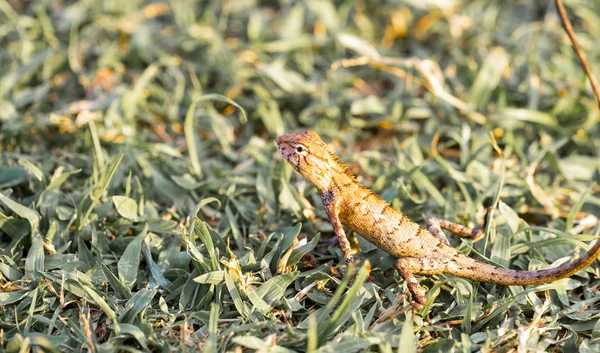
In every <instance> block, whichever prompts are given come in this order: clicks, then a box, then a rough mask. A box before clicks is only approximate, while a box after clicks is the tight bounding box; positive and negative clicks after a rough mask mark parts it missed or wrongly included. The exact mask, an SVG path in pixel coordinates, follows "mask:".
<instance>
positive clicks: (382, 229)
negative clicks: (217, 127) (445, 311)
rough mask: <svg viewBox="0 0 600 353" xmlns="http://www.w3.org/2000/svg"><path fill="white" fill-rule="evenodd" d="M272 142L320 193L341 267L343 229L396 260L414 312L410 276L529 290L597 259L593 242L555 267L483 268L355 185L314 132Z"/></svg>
mask: <svg viewBox="0 0 600 353" xmlns="http://www.w3.org/2000/svg"><path fill="white" fill-rule="evenodd" d="M276 142H277V146H278V148H279V150H280V151H281V153H282V154H283V156H284V157H285V159H286V160H287V161H288V162H289V163H290V164H291V165H292V167H293V168H294V169H295V170H296V171H297V172H299V173H300V174H301V175H302V176H304V177H305V178H306V179H308V181H310V182H311V183H312V184H313V185H314V186H315V187H316V188H317V189H318V190H319V193H320V195H321V198H322V200H323V204H324V206H325V209H326V211H327V214H328V216H329V218H330V220H331V223H332V225H333V229H334V232H335V234H336V236H337V238H338V241H339V244H340V247H341V249H342V252H343V254H344V258H345V260H346V263H351V262H352V261H353V258H352V252H351V249H350V245H349V243H348V240H347V239H346V235H345V233H344V229H343V227H342V225H345V226H347V227H348V228H350V229H351V230H353V231H354V232H356V233H358V234H360V235H361V236H362V237H364V238H365V239H366V240H368V241H369V242H371V243H373V244H375V245H376V246H378V247H379V248H381V249H382V250H384V251H386V252H387V253H389V254H391V255H394V256H396V257H398V258H399V260H398V262H397V264H396V266H397V268H398V270H399V271H400V274H401V275H402V277H403V278H404V280H405V281H406V282H407V285H408V288H409V289H410V291H411V292H412V294H413V297H414V299H415V300H416V305H417V306H418V307H421V306H422V305H423V304H425V291H424V290H423V289H422V288H421V286H420V285H419V284H418V282H417V280H416V279H415V277H414V275H415V274H451V275H454V276H458V277H464V278H468V279H472V280H476V281H481V282H491V283H497V284H504V285H532V284H541V283H548V282H552V281H556V280H558V279H561V278H564V277H569V276H571V275H573V274H575V273H577V272H578V271H580V270H581V269H583V268H584V267H586V266H588V265H589V264H591V263H592V262H593V261H594V259H596V257H597V256H598V255H599V254H600V241H597V242H596V243H595V244H594V246H593V247H592V248H591V249H590V250H589V251H588V252H587V253H586V254H585V255H583V256H582V257H580V258H579V259H577V260H575V261H573V262H571V263H568V264H564V265H561V266H559V267H556V268H549V269H543V270H538V271H515V270H509V269H504V268H499V267H496V266H492V265H488V264H486V263H483V262H480V261H477V260H474V259H472V258H470V257H467V256H466V255H464V254H462V253H460V252H459V251H457V250H456V249H454V248H453V247H451V246H450V245H448V244H447V241H446V240H445V237H444V236H443V235H440V234H441V230H440V231H439V232H438V229H439V227H436V224H434V225H433V227H430V230H431V231H430V230H427V229H425V228H422V227H420V226H419V225H418V224H417V223H415V222H413V221H411V220H410V219H409V218H408V217H406V216H405V215H404V214H403V213H402V212H400V211H398V210H396V209H394V208H392V207H391V206H390V205H388V204H387V203H386V202H385V201H384V200H382V199H381V198H380V197H379V196H377V195H376V194H374V193H372V192H371V191H369V190H368V189H367V188H365V187H364V186H363V185H361V184H360V183H358V182H357V181H356V180H355V179H354V177H353V176H352V175H350V174H349V173H348V172H347V169H346V167H345V166H344V165H343V164H342V163H340V162H339V161H338V159H337V157H336V156H335V155H334V154H333V153H332V151H331V150H330V149H329V148H328V146H327V145H326V144H325V142H323V141H322V140H321V138H320V137H319V135H317V133H315V132H313V131H310V130H307V131H302V132H298V133H293V134H287V135H282V136H279V137H278V138H277V140H276ZM436 222H442V224H441V225H442V227H444V228H446V229H449V230H451V231H455V232H458V233H460V235H462V236H471V235H479V234H480V233H481V232H480V231H471V230H468V229H467V228H465V227H462V226H459V225H455V224H452V223H449V222H444V221H441V220H435V222H433V223H436ZM432 233H434V234H437V236H436V235H434V234H432Z"/></svg>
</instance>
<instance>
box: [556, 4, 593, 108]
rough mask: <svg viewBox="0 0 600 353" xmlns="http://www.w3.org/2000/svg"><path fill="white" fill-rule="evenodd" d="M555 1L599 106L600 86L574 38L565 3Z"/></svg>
mask: <svg viewBox="0 0 600 353" xmlns="http://www.w3.org/2000/svg"><path fill="white" fill-rule="evenodd" d="M555 2H556V8H557V9H558V14H559V15H560V19H561V21H562V23H563V25H564V27H565V31H566V32H567V35H568V36H569V39H570V40H571V43H572V44H573V49H575V53H577V56H578V57H579V60H580V61H581V65H582V66H583V69H584V70H585V73H586V75H587V77H588V79H589V80H590V83H591V84H592V90H593V91H594V94H595V95H596V101H598V107H599V108H600V88H599V87H598V82H597V81H596V78H595V77H594V73H593V72H592V69H591V68H590V65H589V64H588V61H587V58H586V57H585V54H584V52H583V51H581V48H580V47H579V43H577V38H575V33H574V32H573V25H572V24H571V21H570V20H569V17H568V16H567V11H566V10H565V5H563V2H562V0H555Z"/></svg>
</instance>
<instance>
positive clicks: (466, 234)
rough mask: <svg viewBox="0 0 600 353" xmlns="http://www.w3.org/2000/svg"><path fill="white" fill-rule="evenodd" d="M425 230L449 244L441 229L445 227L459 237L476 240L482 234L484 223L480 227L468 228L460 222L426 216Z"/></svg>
mask: <svg viewBox="0 0 600 353" xmlns="http://www.w3.org/2000/svg"><path fill="white" fill-rule="evenodd" d="M426 222H427V230H428V231H429V232H430V233H431V234H433V235H435V236H436V237H437V238H439V239H440V240H441V241H443V242H444V243H446V244H448V245H450V243H449V242H448V238H446V235H444V232H443V231H442V229H446V230H448V231H450V232H452V233H454V234H456V235H458V236H460V237H461V238H467V239H471V240H476V239H478V238H480V237H481V236H482V235H483V231H484V229H485V224H484V225H482V226H481V227H475V228H469V227H465V226H463V225H462V224H458V223H454V222H450V221H446V220H444V219H440V218H435V217H428V218H427V221H426Z"/></svg>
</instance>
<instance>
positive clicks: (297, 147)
mask: <svg viewBox="0 0 600 353" xmlns="http://www.w3.org/2000/svg"><path fill="white" fill-rule="evenodd" d="M304 151H306V148H304V146H296V152H298V153H302V152H304Z"/></svg>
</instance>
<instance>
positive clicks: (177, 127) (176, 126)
mask: <svg viewBox="0 0 600 353" xmlns="http://www.w3.org/2000/svg"><path fill="white" fill-rule="evenodd" d="M171 130H173V132H175V133H178V134H181V133H182V132H183V127H182V126H181V124H180V123H174V124H173V125H171Z"/></svg>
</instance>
